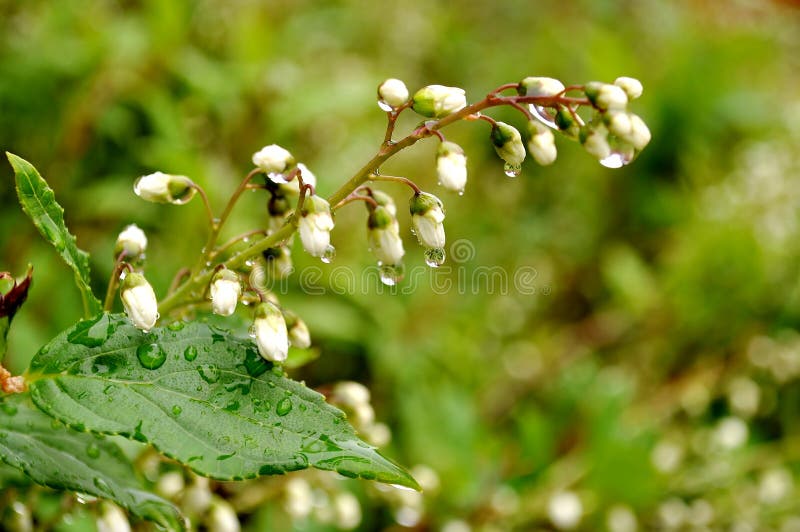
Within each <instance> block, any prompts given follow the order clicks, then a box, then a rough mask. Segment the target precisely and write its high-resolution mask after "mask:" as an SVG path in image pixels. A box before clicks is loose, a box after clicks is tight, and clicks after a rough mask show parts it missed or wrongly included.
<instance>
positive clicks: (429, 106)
mask: <svg viewBox="0 0 800 532" xmlns="http://www.w3.org/2000/svg"><path fill="white" fill-rule="evenodd" d="M466 106H467V96H466V92H464V89H460V88H458V87H445V86H444V85H428V86H427V87H423V88H421V89H420V90H418V91H417V92H416V93H415V94H414V103H413V105H412V106H411V108H412V109H414V111H416V112H417V113H419V114H421V115H422V116H427V117H429V118H441V117H443V116H447V115H449V114H452V113H455V112H457V111H460V110H461V109H463V108H464V107H466Z"/></svg>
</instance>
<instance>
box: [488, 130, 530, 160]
mask: <svg viewBox="0 0 800 532" xmlns="http://www.w3.org/2000/svg"><path fill="white" fill-rule="evenodd" d="M491 138H492V144H494V151H496V152H497V155H498V156H499V157H500V158H501V159H503V160H504V161H505V162H507V163H508V164H510V165H511V166H519V165H521V164H522V161H524V160H525V146H524V145H523V144H522V135H520V134H519V131H517V128H515V127H514V126H510V125H508V124H506V123H505V122H497V124H496V125H495V126H494V127H493V128H492V135H491Z"/></svg>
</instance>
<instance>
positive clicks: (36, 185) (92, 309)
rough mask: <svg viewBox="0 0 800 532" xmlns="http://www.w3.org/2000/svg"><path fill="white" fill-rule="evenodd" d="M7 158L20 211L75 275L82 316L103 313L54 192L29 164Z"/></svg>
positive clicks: (86, 257)
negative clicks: (12, 171) (12, 170)
mask: <svg viewBox="0 0 800 532" xmlns="http://www.w3.org/2000/svg"><path fill="white" fill-rule="evenodd" d="M6 157H8V162H10V163H11V166H12V167H13V168H14V174H15V175H16V181H17V196H18V197H19V202H20V205H22V210H23V211H25V213H26V214H27V215H28V216H29V217H30V218H31V220H33V224H34V225H35V226H36V227H37V228H38V229H39V232H40V233H42V236H43V237H44V238H45V240H47V241H48V242H50V244H52V245H53V247H55V248H56V251H58V253H59V254H60V255H61V258H63V259H64V262H66V263H67V265H68V266H69V267H70V268H72V271H73V272H74V273H75V284H76V285H77V286H78V289H79V290H80V291H81V297H82V298H83V308H84V314H85V315H86V316H93V315H95V314H97V313H98V312H100V311H101V310H102V305H101V304H100V301H99V300H98V299H97V298H96V297H95V296H94V294H93V293H92V289H91V287H90V285H89V255H88V254H87V253H86V252H85V251H82V250H81V249H79V248H78V245H77V243H76V242H75V237H74V236H73V235H71V234H70V232H69V230H68V229H67V226H66V224H65V223H64V209H63V208H61V205H59V204H58V203H57V202H56V197H55V194H53V190H52V189H51V188H50V187H49V186H47V182H46V181H45V180H44V179H43V178H42V176H41V175H39V172H37V171H36V168H34V167H33V165H32V164H31V163H29V162H28V161H26V160H25V159H22V158H21V157H18V156H16V155H14V154H13V153H9V152H6Z"/></svg>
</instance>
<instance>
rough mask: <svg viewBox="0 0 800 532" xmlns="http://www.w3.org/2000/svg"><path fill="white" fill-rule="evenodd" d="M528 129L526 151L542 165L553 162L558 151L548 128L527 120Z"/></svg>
mask: <svg viewBox="0 0 800 532" xmlns="http://www.w3.org/2000/svg"><path fill="white" fill-rule="evenodd" d="M528 131H529V132H530V134H531V137H530V139H528V152H529V153H530V154H531V157H533V159H534V160H535V161H536V162H537V163H539V164H540V165H542V166H547V165H550V164H553V162H555V160H556V156H557V155H558V151H557V150H556V139H555V137H554V136H553V132H552V131H551V130H550V128H549V127H546V126H544V125H542V124H540V123H539V122H535V121H533V120H531V121H530V122H528Z"/></svg>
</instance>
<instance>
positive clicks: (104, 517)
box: [95, 501, 131, 532]
mask: <svg viewBox="0 0 800 532" xmlns="http://www.w3.org/2000/svg"><path fill="white" fill-rule="evenodd" d="M95 525H96V526H97V532H130V530H131V524H130V522H129V521H128V516H127V515H125V512H124V511H123V510H122V508H120V507H119V506H117V505H116V504H113V503H111V502H108V501H103V503H102V507H101V511H100V515H99V516H98V518H97V521H96V522H95Z"/></svg>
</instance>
